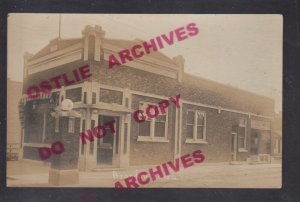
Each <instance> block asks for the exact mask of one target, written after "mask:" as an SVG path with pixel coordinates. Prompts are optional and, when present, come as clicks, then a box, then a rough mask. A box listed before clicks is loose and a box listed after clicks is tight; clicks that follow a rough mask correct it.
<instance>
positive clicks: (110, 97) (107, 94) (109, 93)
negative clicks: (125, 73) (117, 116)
mask: <svg viewBox="0 0 300 202" xmlns="http://www.w3.org/2000/svg"><path fill="white" fill-rule="evenodd" d="M122 101H123V92H121V91H116V90H108V89H104V88H100V96H99V102H105V103H115V104H119V105H122Z"/></svg>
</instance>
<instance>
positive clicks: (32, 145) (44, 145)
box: [23, 143, 51, 148]
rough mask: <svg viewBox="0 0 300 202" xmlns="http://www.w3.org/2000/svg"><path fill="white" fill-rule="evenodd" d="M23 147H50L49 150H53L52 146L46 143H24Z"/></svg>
mask: <svg viewBox="0 0 300 202" xmlns="http://www.w3.org/2000/svg"><path fill="white" fill-rule="evenodd" d="M23 147H48V148H51V144H44V143H23Z"/></svg>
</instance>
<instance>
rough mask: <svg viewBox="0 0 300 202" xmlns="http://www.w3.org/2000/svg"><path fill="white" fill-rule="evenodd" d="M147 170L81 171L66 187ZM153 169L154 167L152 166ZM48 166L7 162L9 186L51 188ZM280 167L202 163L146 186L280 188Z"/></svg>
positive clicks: (108, 182) (110, 183) (110, 181)
mask: <svg viewBox="0 0 300 202" xmlns="http://www.w3.org/2000/svg"><path fill="white" fill-rule="evenodd" d="M147 168H148V167H145V166H144V167H143V168H141V167H139V168H137V167H131V168H129V169H126V170H115V171H111V170H106V171H94V172H80V173H79V184H77V185H69V186H65V187H114V183H115V182H117V181H120V182H121V183H122V184H124V181H123V179H124V178H126V177H127V176H129V175H136V173H138V172H139V171H140V170H147ZM149 168H151V166H149ZM48 172H49V165H46V164H41V163H32V162H26V161H9V162H8V163H7V176H8V177H7V186H8V187H49V186H52V185H49V184H48ZM281 173H282V172H281V164H279V163H277V164H275V163H272V164H258V165H249V164H240V165H229V164H228V163H223V164H202V165H198V166H192V167H190V168H186V169H182V170H180V171H179V172H178V173H176V175H175V174H172V175H171V176H168V177H165V178H162V179H159V180H157V181H155V182H151V183H149V184H148V185H147V186H146V187H178V188H181V187H182V188H183V187H184V188H189V187H194V188H196V187H198V188H280V187H281V176H282V175H281Z"/></svg>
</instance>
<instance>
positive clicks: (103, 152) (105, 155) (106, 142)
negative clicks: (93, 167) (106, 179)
mask: <svg viewBox="0 0 300 202" xmlns="http://www.w3.org/2000/svg"><path fill="white" fill-rule="evenodd" d="M113 119H114V120H115V129H116V132H115V133H112V132H111V129H110V127H109V126H104V124H105V123H107V122H110V121H112V120H113ZM98 120H99V125H101V126H104V127H105V129H106V135H105V136H104V138H97V164H98V165H99V164H100V165H101V166H111V165H113V156H114V155H115V153H116V151H117V150H118V145H119V144H118V142H119V141H118V139H119V118H118V117H114V116H102V115H100V116H99V119H98Z"/></svg>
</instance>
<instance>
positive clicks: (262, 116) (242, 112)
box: [130, 90, 274, 119]
mask: <svg viewBox="0 0 300 202" xmlns="http://www.w3.org/2000/svg"><path fill="white" fill-rule="evenodd" d="M130 92H131V93H132V94H134V95H140V96H145V97H152V98H157V99H169V97H166V96H161V95H155V94H152V93H144V92H140V91H136V90H130ZM180 100H181V103H182V104H190V105H195V106H200V107H205V108H211V109H216V110H221V111H228V112H233V113H237V114H244V115H249V114H250V116H255V117H261V118H266V119H274V118H273V117H271V116H264V115H257V114H254V113H251V112H244V111H240V110H235V109H229V108H224V107H221V106H214V105H207V104H203V103H197V102H191V101H187V100H184V99H180ZM181 107H182V105H180V108H181Z"/></svg>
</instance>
